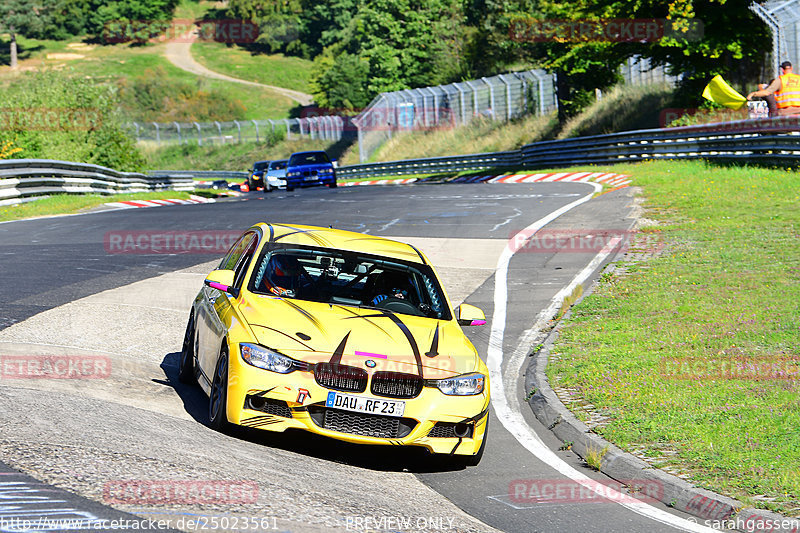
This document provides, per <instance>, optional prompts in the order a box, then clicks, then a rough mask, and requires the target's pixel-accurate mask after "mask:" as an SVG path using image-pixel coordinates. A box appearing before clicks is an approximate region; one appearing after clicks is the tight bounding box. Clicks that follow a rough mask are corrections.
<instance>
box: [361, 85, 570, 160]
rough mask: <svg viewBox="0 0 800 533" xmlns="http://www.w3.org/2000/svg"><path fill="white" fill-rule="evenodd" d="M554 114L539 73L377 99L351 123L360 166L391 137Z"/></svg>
mask: <svg viewBox="0 0 800 533" xmlns="http://www.w3.org/2000/svg"><path fill="white" fill-rule="evenodd" d="M556 108H557V100H556V90H555V76H554V75H553V74H549V73H547V72H545V71H543V70H528V71H525V72H513V73H511V74H500V75H498V76H492V77H491V78H481V79H480V80H471V81H465V82H461V83H451V84H449V85H438V86H435V87H424V88H421V89H409V90H405V91H395V92H391V93H381V94H380V95H378V96H377V97H376V98H375V99H374V100H373V101H372V102H371V103H370V104H369V105H368V106H367V107H366V108H365V109H364V111H362V112H361V113H360V114H359V115H358V116H357V117H355V118H354V119H353V123H354V124H355V125H356V127H357V128H358V149H359V157H360V160H361V161H362V162H364V161H366V160H367V159H369V157H370V156H371V155H372V153H373V152H374V151H375V150H376V149H377V148H378V147H379V146H380V145H381V144H383V143H384V142H385V141H386V140H387V139H389V138H391V137H392V135H393V134H394V133H395V132H401V131H411V130H425V129H433V128H451V127H454V126H463V125H465V124H467V123H468V122H469V121H471V120H473V119H474V118H476V117H486V118H490V119H493V120H511V119H512V118H516V117H520V116H522V115H526V114H529V113H535V114H540V115H544V114H547V113H550V112H551V111H554V110H555V109H556Z"/></svg>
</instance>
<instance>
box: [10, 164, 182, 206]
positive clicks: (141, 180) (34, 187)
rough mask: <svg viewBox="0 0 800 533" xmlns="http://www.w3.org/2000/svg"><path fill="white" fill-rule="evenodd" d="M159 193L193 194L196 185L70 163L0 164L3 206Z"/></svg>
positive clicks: (177, 177) (180, 178)
mask: <svg viewBox="0 0 800 533" xmlns="http://www.w3.org/2000/svg"><path fill="white" fill-rule="evenodd" d="M157 190H173V191H192V190H194V182H193V180H192V179H191V178H190V177H185V176H159V177H156V176H148V175H146V174H139V173H136V172H119V171H117V170H113V169H110V168H106V167H101V166H98V165H89V164H85V163H73V162H70V161H57V160H51V159H8V160H5V161H0V205H11V204H18V203H22V202H26V201H30V200H35V199H37V198H38V197H41V196H46V195H50V194H86V193H97V194H109V195H110V194H117V193H123V192H144V191H157Z"/></svg>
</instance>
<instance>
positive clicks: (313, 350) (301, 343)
mask: <svg viewBox="0 0 800 533" xmlns="http://www.w3.org/2000/svg"><path fill="white" fill-rule="evenodd" d="M253 325H254V326H258V327H259V328H264V329H268V330H270V331H274V332H275V333H280V334H281V335H283V336H284V337H289V338H290V339H292V340H293V341H294V342H296V343H297V344H300V345H301V346H304V347H305V348H308V349H309V350H311V351H312V352H315V351H316V350H315V349H314V348H312V347H311V346H309V345H308V344H306V343H304V342H300V341H299V340H297V339H295V338H294V337H292V336H291V335H289V334H288V333H286V332H283V331H281V330H279V329H275V328H271V327H269V326H262V325H261V324H253ZM298 337H299V335H298ZM301 338H302V337H301ZM309 339H311V337H309V338H308V339H305V340H309Z"/></svg>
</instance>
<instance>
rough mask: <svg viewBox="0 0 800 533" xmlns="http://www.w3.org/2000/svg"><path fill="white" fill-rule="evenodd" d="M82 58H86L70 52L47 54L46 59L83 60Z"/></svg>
mask: <svg viewBox="0 0 800 533" xmlns="http://www.w3.org/2000/svg"><path fill="white" fill-rule="evenodd" d="M84 57H86V56H85V55H83V54H73V53H70V52H66V53H62V52H59V53H55V54H47V59H83V58H84Z"/></svg>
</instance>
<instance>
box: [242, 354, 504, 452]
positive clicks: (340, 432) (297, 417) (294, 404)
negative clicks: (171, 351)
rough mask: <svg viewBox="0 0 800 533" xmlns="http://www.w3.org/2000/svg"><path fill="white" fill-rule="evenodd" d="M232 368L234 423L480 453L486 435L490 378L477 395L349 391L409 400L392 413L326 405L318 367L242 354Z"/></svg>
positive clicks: (431, 390)
mask: <svg viewBox="0 0 800 533" xmlns="http://www.w3.org/2000/svg"><path fill="white" fill-rule="evenodd" d="M232 359H233V358H232ZM229 372H230V376H229V386H228V420H229V421H230V422H232V423H234V424H238V425H242V426H247V427H253V428H258V429H265V430H268V431H278V432H281V431H285V430H287V429H292V428H294V429H302V430H305V431H310V432H312V433H316V434H319V435H324V436H327V437H332V438H335V439H339V440H344V441H347V442H353V443H361V444H377V445H406V446H422V447H425V448H427V449H428V450H430V451H431V452H433V453H445V454H455V455H474V454H476V453H477V452H478V450H479V449H480V447H481V444H482V442H483V439H484V434H485V428H486V418H487V414H488V406H489V391H488V383H487V384H486V388H485V389H484V391H483V392H482V393H481V394H477V395H474V396H447V395H445V394H443V393H442V392H441V391H439V389H437V388H435V387H423V389H422V392H420V394H419V395H418V396H417V397H415V398H385V397H381V396H374V395H372V394H371V393H370V391H369V388H367V390H366V391H365V392H363V393H355V392H349V393H346V394H350V395H355V396H363V397H367V398H374V399H378V400H387V399H392V400H398V401H403V402H405V411H404V413H403V416H402V417H391V416H381V415H372V414H364V413H358V412H353V411H345V410H341V409H334V408H328V407H326V406H325V400H326V398H327V396H328V393H329V392H331V389H328V388H326V387H322V386H320V385H319V384H318V383H317V382H316V380H315V378H314V374H313V372H305V371H294V372H292V373H290V374H277V373H274V372H270V371H267V370H262V369H259V368H255V367H252V366H250V365H248V364H246V363H244V362H243V361H241V359H239V360H237V361H233V360H232V361H231V365H230V369H229ZM465 433H466V434H465ZM459 434H460V435H463V436H458V435H459Z"/></svg>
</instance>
